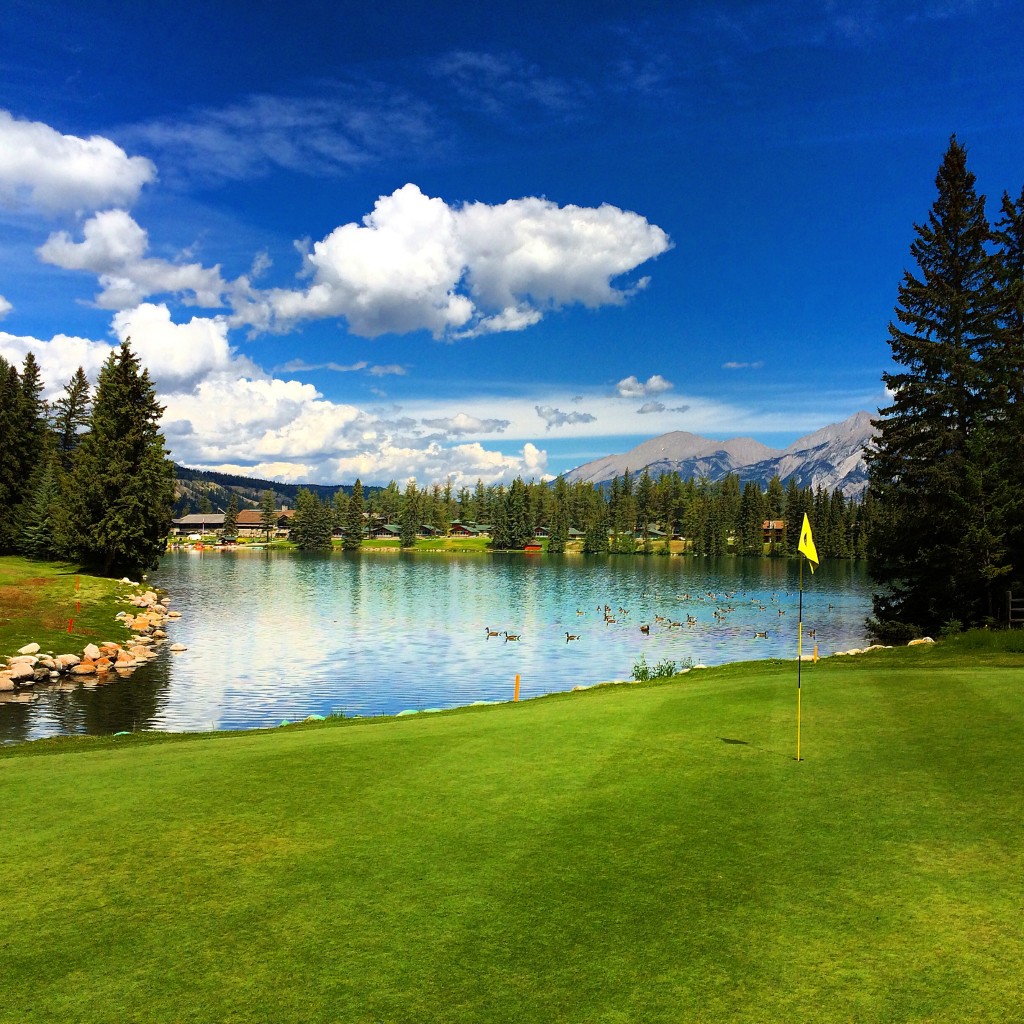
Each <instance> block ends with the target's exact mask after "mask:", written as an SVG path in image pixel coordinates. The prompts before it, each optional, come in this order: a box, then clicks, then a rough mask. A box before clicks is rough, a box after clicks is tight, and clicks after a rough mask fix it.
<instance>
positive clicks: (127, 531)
mask: <svg viewBox="0 0 1024 1024" xmlns="http://www.w3.org/2000/svg"><path fill="white" fill-rule="evenodd" d="M129 340H130V339H126V340H125V341H124V342H122V344H121V346H120V348H118V349H115V350H114V351H113V352H111V354H110V356H109V358H108V359H107V361H106V363H104V365H103V369H102V370H101V371H100V375H99V380H98V382H97V386H96V397H95V400H94V402H93V407H92V413H91V415H90V417H89V430H88V433H86V434H85V435H84V436H83V438H82V441H81V443H80V444H79V446H78V449H77V450H76V452H75V455H74V461H73V464H72V471H71V474H70V478H69V481H68V512H69V526H70V531H69V536H68V537H67V538H66V542H67V545H68V547H70V548H71V550H72V551H73V552H74V553H75V554H77V555H78V556H79V557H80V558H82V559H83V560H85V561H88V562H92V563H95V564H96V565H98V566H99V567H100V568H102V570H103V571H104V572H105V573H112V572H115V571H126V572H130V571H134V570H138V569H149V568H153V567H155V566H156V564H157V561H158V559H159V557H160V555H161V554H162V552H163V550H164V545H165V542H166V538H167V531H168V529H169V528H170V525H171V508H172V506H173V503H174V464H173V463H172V462H171V460H170V459H169V458H168V457H167V456H168V452H167V450H166V448H165V447H164V438H163V435H162V434H161V433H160V416H161V414H162V413H163V407H162V406H161V405H159V403H158V402H157V400H156V392H155V391H154V388H153V384H152V382H151V381H150V379H149V373H148V372H147V371H146V370H145V369H144V368H143V367H142V366H141V365H140V363H139V360H138V358H137V356H136V355H135V353H134V352H132V350H131V346H130V345H129Z"/></svg>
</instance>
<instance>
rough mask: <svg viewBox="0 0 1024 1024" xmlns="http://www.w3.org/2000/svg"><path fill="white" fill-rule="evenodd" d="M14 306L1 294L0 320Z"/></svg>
mask: <svg viewBox="0 0 1024 1024" xmlns="http://www.w3.org/2000/svg"><path fill="white" fill-rule="evenodd" d="M13 308H14V307H13V306H12V305H11V304H10V303H9V302H8V301H7V300H6V299H5V298H4V297H3V296H2V295H0V320H3V318H4V317H5V316H7V314H8V313H10V311H11V310H12V309H13Z"/></svg>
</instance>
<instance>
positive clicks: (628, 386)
mask: <svg viewBox="0 0 1024 1024" xmlns="http://www.w3.org/2000/svg"><path fill="white" fill-rule="evenodd" d="M673 387H675V385H674V384H672V383H671V382H670V381H667V380H665V378H664V377H662V375H661V374H660V373H656V374H654V375H653V376H651V377H648V378H647V380H646V381H641V380H638V379H637V378H636V376H631V377H625V378H623V379H622V380H620V381H619V383H618V384H616V385H615V390H616V391H617V392H618V393H619V394H620V395H621V396H622V397H623V398H649V397H650V396H651V395H660V394H662V393H663V392H665V391H671V390H672V388H673ZM648 411H651V410H648Z"/></svg>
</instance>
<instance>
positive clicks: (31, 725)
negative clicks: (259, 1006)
mask: <svg viewBox="0 0 1024 1024" xmlns="http://www.w3.org/2000/svg"><path fill="white" fill-rule="evenodd" d="M797 571H798V570H797V564H796V562H791V563H790V562H786V561H782V560H769V559H763V560H754V559H719V560H712V559H683V558H663V557H657V556H653V557H647V558H641V557H636V558H630V557H617V558H610V559H601V558H595V559H587V558H579V557H576V558H565V559H555V558H533V557H528V556H522V555H490V554H482V555H454V556H453V555H447V556H446V555H407V554H398V553H379V554H363V555H361V556H355V557H353V556H346V555H341V554H334V555H330V556H306V555H298V554H286V553H280V554H278V553H272V552H267V551H239V552H180V553H175V554H172V555H168V556H167V557H166V558H164V560H163V562H162V564H161V568H160V571H159V572H158V573H155V574H153V575H152V577H151V582H154V583H157V584H158V585H160V586H163V587H166V588H167V590H168V591H169V592H170V595H171V599H172V607H174V608H176V609H177V610H179V611H180V612H181V613H182V617H181V618H180V619H178V620H176V621H172V623H171V625H170V627H169V632H170V633H171V638H172V640H173V641H176V642H181V643H184V644H185V645H186V646H187V647H188V648H189V650H188V651H187V652H186V653H184V654H181V655H171V654H170V653H169V652H167V653H164V654H162V655H161V657H160V659H159V661H158V663H156V664H153V665H149V666H147V667H146V668H145V669H143V670H141V671H139V672H138V673H136V675H135V676H133V677H132V678H131V679H130V680H128V681H118V682H113V683H109V684H106V685H105V686H102V687H97V688H95V689H94V690H90V691H83V690H82V689H81V688H78V689H76V690H75V691H70V692H69V691H64V692H62V693H60V694H55V693H52V692H48V691H47V692H40V695H39V696H38V698H37V699H36V700H35V701H33V702H32V703H31V704H19V705H17V706H15V705H13V704H10V705H0V739H5V740H11V739H22V738H30V737H34V736H41V735H52V734H54V733H58V732H112V731H116V729H118V728H129V729H130V728H155V729H171V730H206V729H214V728H228V729H238V728H251V727H255V726H266V725H276V724H278V723H279V722H280V721H281V720H282V719H289V720H293V721H294V720H296V719H299V718H304V717H305V716H306V715H310V714H322V715H326V714H330V713H331V712H339V711H340V712H343V713H344V714H346V715H357V714H364V715H367V714H368V715H376V714H395V713H396V712H398V711H401V710H403V709H406V708H428V707H454V706H457V705H460V704H469V703H472V702H473V701H476V700H507V699H509V698H510V697H511V694H512V688H513V684H514V678H515V674H516V673H517V672H518V673H519V674H520V675H521V677H522V686H521V696H523V697H530V696H536V695H538V694H542V693H549V692H552V691H556V690H568V689H571V688H572V687H573V686H576V685H580V684H583V685H588V684H592V683H597V682H601V681H603V680H608V679H625V678H629V676H630V674H631V672H632V668H633V665H634V664H635V662H636V661H637V659H638V658H639V657H640V655H641V654H643V655H644V656H645V657H646V659H647V663H648V664H649V665H653V664H654V663H656V662H658V661H660V660H662V659H665V658H668V659H672V660H675V661H676V662H682V661H683V660H684V659H686V658H691V659H692V660H693V661H694V662H695V663H696V662H700V663H703V664H706V665H716V664H722V663H723V662H728V661H741V660H750V659H754V658H767V657H795V654H796V632H797V617H798V616H797V601H798V582H797V580H798V577H797ZM804 588H805V589H804V625H805V629H815V630H816V631H817V636H816V637H815V638H813V639H808V638H805V643H806V645H807V647H806V649H807V651H808V652H809V651H810V650H811V647H812V646H813V644H814V643H817V644H818V645H819V647H820V649H821V653H822V654H831V653H832V652H833V651H836V650H845V649H847V648H849V647H854V646H862V645H863V644H864V643H865V637H864V618H865V616H866V615H867V613H868V611H869V606H870V601H869V584H868V583H867V581H866V578H865V576H864V573H863V570H862V569H861V568H860V567H859V566H851V565H849V564H845V563H843V564H836V565H823V566H822V567H821V568H820V569H819V570H818V572H817V573H816V574H815V575H814V576H813V577H812V576H810V575H806V576H805V580H804ZM709 594H710V595H714V597H710V596H708V595H709ZM726 594H730V595H732V596H730V597H726V596H725V595H726ZM605 605H609V606H610V607H611V609H612V612H611V614H612V615H613V616H614V617H615V618H616V619H617V620H618V621H617V622H615V623H610V624H606V623H605V622H604V619H603V614H602V612H601V611H599V610H598V609H599V607H600V608H601V609H603V608H604V606H605ZM723 606H728V607H730V608H731V609H732V610H731V611H728V612H727V613H726V614H725V615H724V617H722V618H716V617H715V614H714V613H715V611H716V610H717V609H720V608H722V607H723ZM620 608H625V609H626V610H627V614H622V613H620V611H619V609H620ZM762 608H763V610H762ZM577 610H579V611H582V612H583V613H584V614H582V615H579V614H577ZM780 610H781V611H783V612H784V613H785V614H782V615H780V614H779V612H780ZM659 615H660V616H662V617H664V618H665V619H666V620H667V621H672V620H676V621H679V622H682V623H683V625H682V626H680V627H676V628H669V627H668V626H667V625H666V624H663V623H660V622H658V621H657V619H656V618H655V616H659ZM687 616H693V617H694V618H695V619H696V620H697V622H696V623H695V624H693V625H687ZM641 624H649V625H650V633H649V634H648V635H645V634H643V633H641V632H640V628H639V627H640V625H641ZM486 627H490V628H491V629H492V630H499V631H501V632H504V631H505V630H508V631H509V632H510V633H518V634H521V635H522V640H521V641H519V642H506V641H505V640H504V638H503V637H501V636H499V637H491V638H489V639H488V638H487V635H486ZM764 631H767V632H768V634H769V635H768V638H767V639H757V638H755V636H754V634H755V633H756V632H764ZM566 632H570V633H578V634H580V636H581V639H580V640H579V641H578V642H573V643H567V642H566V639H565V634H566Z"/></svg>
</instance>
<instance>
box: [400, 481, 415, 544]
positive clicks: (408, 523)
mask: <svg viewBox="0 0 1024 1024" xmlns="http://www.w3.org/2000/svg"><path fill="white" fill-rule="evenodd" d="M399 522H400V524H401V525H400V530H401V533H400V537H399V542H398V543H399V545H400V546H401V547H403V548H411V547H415V546H416V534H417V533H419V528H420V503H419V495H418V494H417V491H416V481H415V480H409V482H408V483H407V484H406V485H405V494H404V495H403V496H402V508H401V511H400V512H399Z"/></svg>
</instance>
